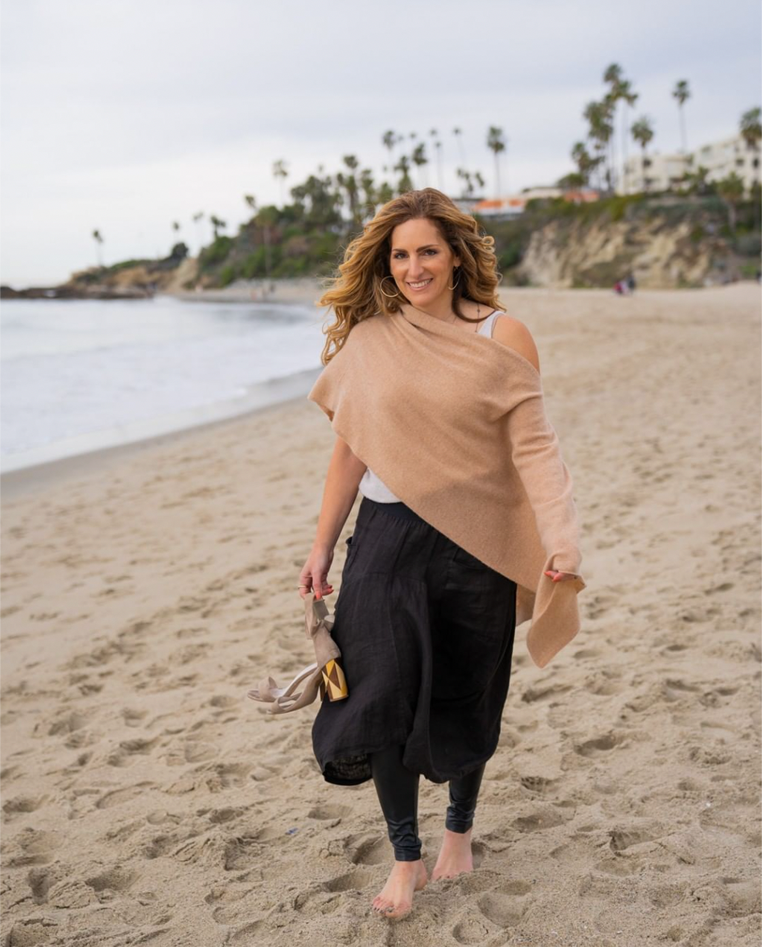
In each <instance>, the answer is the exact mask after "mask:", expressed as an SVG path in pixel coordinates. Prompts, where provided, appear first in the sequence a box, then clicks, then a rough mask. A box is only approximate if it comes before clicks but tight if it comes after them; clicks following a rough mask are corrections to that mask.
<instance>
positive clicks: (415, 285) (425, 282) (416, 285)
mask: <svg viewBox="0 0 762 947" xmlns="http://www.w3.org/2000/svg"><path fill="white" fill-rule="evenodd" d="M430 282H431V280H430V279H425V280H422V281H421V282H420V283H408V286H410V287H412V288H413V289H423V287H424V286H428V285H429V283H430Z"/></svg>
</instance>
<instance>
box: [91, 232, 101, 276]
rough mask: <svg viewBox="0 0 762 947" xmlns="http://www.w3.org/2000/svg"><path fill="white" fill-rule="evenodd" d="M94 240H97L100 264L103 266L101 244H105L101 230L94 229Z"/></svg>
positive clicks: (96, 245)
mask: <svg viewBox="0 0 762 947" xmlns="http://www.w3.org/2000/svg"><path fill="white" fill-rule="evenodd" d="M93 240H95V247H96V252H97V254H98V266H100V267H102V266H103V258H102V256H101V246H102V244H103V237H102V236H101V232H100V230H93Z"/></svg>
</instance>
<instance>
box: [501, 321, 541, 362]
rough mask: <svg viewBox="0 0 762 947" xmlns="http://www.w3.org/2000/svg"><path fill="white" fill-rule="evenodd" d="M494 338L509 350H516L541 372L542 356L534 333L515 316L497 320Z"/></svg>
mask: <svg viewBox="0 0 762 947" xmlns="http://www.w3.org/2000/svg"><path fill="white" fill-rule="evenodd" d="M492 338H493V339H496V340H497V341H498V342H502V344H503V345H507V346H508V348H511V349H514V350H515V351H516V352H518V353H519V355H523V356H524V358H525V359H526V360H527V361H528V362H531V363H532V365H534V367H535V368H536V369H537V371H538V372H539V370H540V356H539V354H538V352H537V346H536V345H535V344H534V339H533V338H532V333H531V332H530V331H529V329H528V328H527V327H526V326H525V325H524V323H523V322H521V321H520V320H519V319H514V317H513V316H508V315H502V316H497V317H496V318H495V325H494V327H493V331H492Z"/></svg>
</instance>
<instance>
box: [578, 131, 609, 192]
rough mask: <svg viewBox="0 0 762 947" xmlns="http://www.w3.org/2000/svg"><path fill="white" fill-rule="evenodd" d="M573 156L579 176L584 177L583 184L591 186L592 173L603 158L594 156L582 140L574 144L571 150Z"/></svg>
mask: <svg viewBox="0 0 762 947" xmlns="http://www.w3.org/2000/svg"><path fill="white" fill-rule="evenodd" d="M571 156H572V160H573V161H574V163H575V164H576V165H577V171H578V172H579V176H580V178H581V179H582V184H583V185H584V186H589V184H590V175H591V174H592V173H593V171H594V170H595V169H596V167H597V166H598V165H599V164H600V163H601V161H602V160H603V158H601V157H598V158H594V157H593V156H592V155H591V154H590V152H589V151H588V150H587V148H586V147H585V143H584V142H582V141H578V142H577V143H576V144H575V145H574V147H573V148H572V151H571Z"/></svg>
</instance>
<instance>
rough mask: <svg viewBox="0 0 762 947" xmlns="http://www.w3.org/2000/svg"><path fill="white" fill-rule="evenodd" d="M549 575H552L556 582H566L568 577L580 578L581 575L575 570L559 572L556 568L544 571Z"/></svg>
mask: <svg viewBox="0 0 762 947" xmlns="http://www.w3.org/2000/svg"><path fill="white" fill-rule="evenodd" d="M544 574H545V575H547V576H550V578H551V579H553V581H554V582H564V581H566V580H567V579H578V578H579V576H578V575H576V574H575V573H574V572H558V571H556V570H555V569H547V570H546V571H545V573H544Z"/></svg>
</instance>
